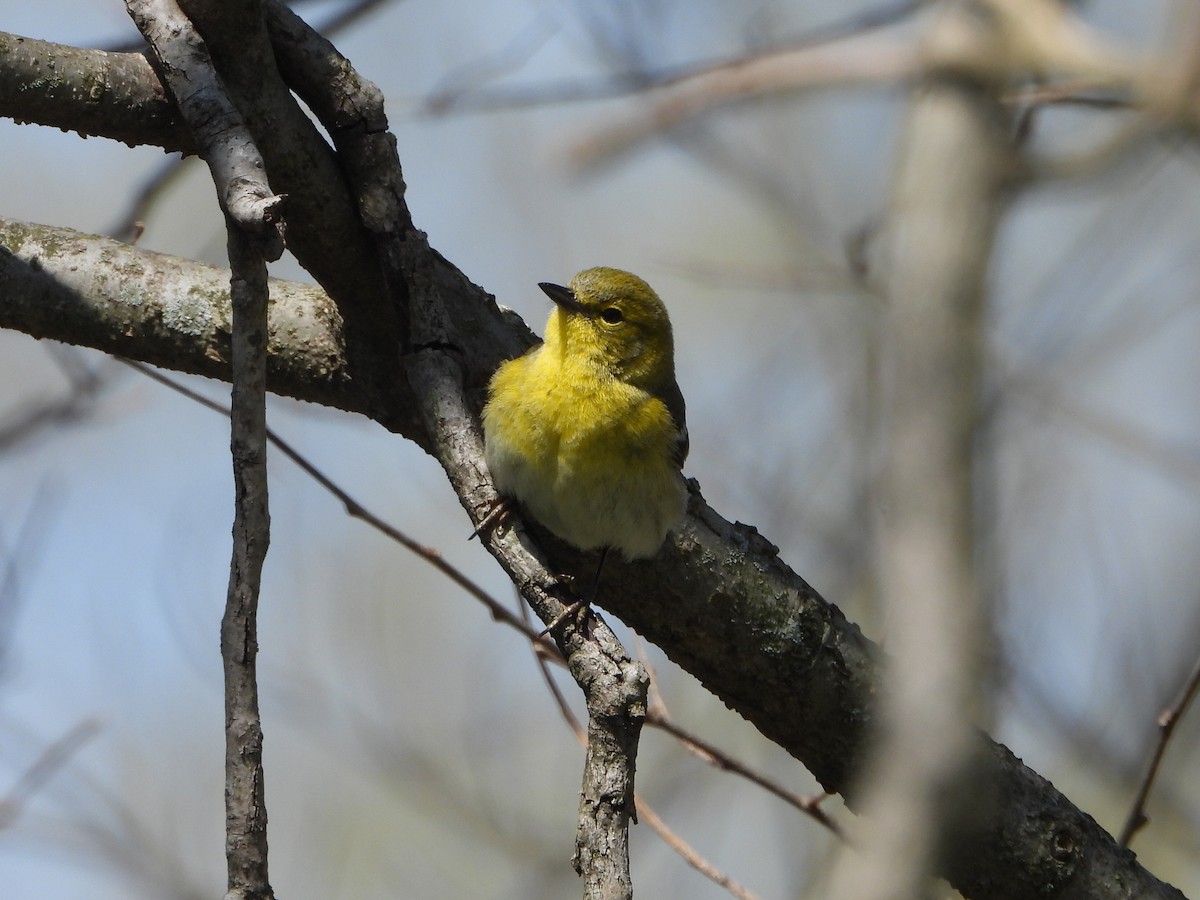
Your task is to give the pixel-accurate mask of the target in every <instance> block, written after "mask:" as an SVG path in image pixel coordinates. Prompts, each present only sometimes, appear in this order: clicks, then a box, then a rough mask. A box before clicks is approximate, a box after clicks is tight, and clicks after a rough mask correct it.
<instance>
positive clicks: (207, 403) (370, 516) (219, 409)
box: [122, 360, 562, 662]
mask: <svg viewBox="0 0 1200 900" xmlns="http://www.w3.org/2000/svg"><path fill="white" fill-rule="evenodd" d="M122 362H124V363H125V364H126V365H127V366H129V367H131V368H133V369H136V370H137V371H138V372H141V373H142V374H143V375H145V376H146V377H147V378H150V379H153V380H154V381H157V382H158V383H159V384H161V385H164V386H166V387H168V388H170V389H171V390H173V391H176V392H177V393H179V394H182V395H183V396H184V397H187V398H188V399H189V400H193V401H195V402H196V403H199V404H200V405H201V406H204V407H206V408H207V409H211V410H212V411H213V412H215V413H217V414H219V415H221V416H226V417H228V415H229V408H228V407H226V406H222V405H221V404H220V403H217V402H216V401H215V400H211V399H209V398H208V397H205V396H204V395H203V394H200V393H197V392H196V391H193V390H191V389H190V388H187V387H185V386H183V385H182V384H179V383H177V382H175V381H172V380H171V379H170V378H168V377H167V376H165V375H163V374H162V373H161V372H157V371H155V370H154V369H152V368H150V366H147V365H144V364H143V363H139V362H135V361H133V360H122ZM267 440H268V441H269V442H270V443H271V446H273V447H275V448H276V449H278V450H279V451H280V452H281V453H283V455H284V456H286V457H287V458H288V459H290V460H291V461H292V462H294V463H295V464H296V465H297V466H299V467H300V469H301V470H303V471H304V472H305V473H306V474H308V476H309V477H311V478H312V479H313V480H314V481H316V482H317V484H319V485H321V487H323V488H325V490H327V491H328V492H329V493H330V494H332V495H333V496H334V497H336V498H337V499H338V500H340V501H341V503H342V505H343V506H345V508H346V514H347V515H349V516H351V517H352V518H355V519H359V520H361V521H363V522H365V523H367V524H368V525H370V526H371V527H372V528H374V529H375V530H376V531H378V532H380V533H381V534H383V535H386V536H387V537H389V538H391V539H392V540H393V541H395V542H396V543H397V544H399V545H400V546H402V547H404V548H405V549H406V550H409V551H410V552H412V553H414V554H416V555H417V556H419V557H420V558H421V559H423V560H425V561H426V562H427V563H429V564H430V565H431V566H433V567H434V568H435V569H437V570H438V571H439V572H441V573H442V574H443V575H445V576H446V577H447V578H449V579H450V580H451V581H452V582H454V583H455V584H457V585H458V586H459V587H461V588H462V589H463V590H464V591H466V592H467V593H468V594H470V595H471V596H472V597H474V598H475V599H476V600H478V601H479V602H480V603H482V604H483V605H484V606H485V607H487V609H488V611H489V612H490V613H491V615H492V618H493V619H495V620H496V621H498V622H500V623H501V624H503V625H507V626H508V627H509V628H512V629H514V630H516V631H519V632H520V633H521V634H523V635H525V637H526V638H528V639H529V641H530V643H531V644H533V645H534V647H535V649H536V650H537V651H538V653H539V654H544V655H546V656H547V657H549V658H551V659H555V660H557V661H559V662H561V660H562V657H561V656H559V653H558V648H556V647H555V646H554V643H553V642H552V641H550V640H549V638H547V637H545V636H543V635H541V634H539V632H538V630H537V629H535V628H533V627H532V626H530V625H529V624H528V623H527V622H524V621H522V620H521V619H520V618H519V617H518V616H517V615H515V614H514V613H513V612H512V611H511V610H509V609H508V608H507V607H505V606H504V604H502V603H501V602H500V601H499V600H497V599H496V598H495V597H493V596H492V595H491V594H489V593H488V592H487V591H485V590H484V589H483V588H482V587H480V586H479V585H478V584H477V583H476V582H474V581H472V580H471V579H470V578H468V577H467V575H466V574H464V573H463V571H462V570H461V569H459V568H457V567H455V566H454V565H453V564H451V563H449V562H447V561H446V558H445V557H444V556H443V555H442V554H441V552H440V551H439V550H437V548H435V547H430V546H429V545H427V544H422V543H420V542H419V541H417V540H415V539H413V538H411V537H409V536H408V535H407V534H405V533H404V532H402V531H401V530H400V529H398V528H396V527H395V526H394V525H391V524H389V523H388V522H386V521H384V520H383V519H382V518H380V517H379V516H377V515H376V514H375V513H373V512H371V510H369V509H367V508H366V507H365V506H363V505H362V504H361V503H359V502H358V501H357V500H355V499H354V498H353V497H352V496H350V494H349V493H347V492H346V491H345V490H344V489H343V488H341V487H339V486H338V484H337V483H336V482H335V481H334V480H333V479H332V478H330V477H329V476H328V475H326V474H325V473H324V472H322V471H321V470H320V469H318V468H317V467H316V466H315V465H314V464H313V463H312V462H310V461H309V460H308V459H307V458H306V457H305V456H303V455H302V454H301V453H300V452H299V451H298V450H296V449H295V448H294V447H292V445H291V444H289V443H288V442H287V441H285V440H284V439H283V438H281V437H280V436H279V435H278V434H276V433H275V432H274V431H272V430H271V428H269V427H268V428H267Z"/></svg>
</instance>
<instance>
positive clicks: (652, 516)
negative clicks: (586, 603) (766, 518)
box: [483, 268, 688, 600]
mask: <svg viewBox="0 0 1200 900" xmlns="http://www.w3.org/2000/svg"><path fill="white" fill-rule="evenodd" d="M539 287H541V289H542V290H543V291H545V292H546V295H547V296H549V298H550V299H551V300H553V301H554V309H553V311H552V312H551V313H550V319H549V321H547V323H546V336H545V341H544V343H542V344H541V345H540V346H537V347H534V348H533V349H531V350H530V351H529V352H528V353H526V354H525V355H524V356H521V357H519V358H517V359H513V360H509V361H508V362H506V363H504V364H503V365H501V366H500V368H499V369H497V370H496V374H495V375H493V376H492V380H491V383H490V384H489V385H488V401H487V405H486V406H485V407H484V410H483V432H484V441H485V455H486V459H487V464H488V468H489V469H490V470H491V473H492V479H493V481H494V483H495V485H496V489H497V490H498V491H499V492H500V493H501V494H502V495H505V496H507V497H512V498H515V499H516V500H518V501H520V502H521V504H522V505H523V506H524V507H525V509H526V510H528V512H529V513H530V514H531V515H532V516H533V518H534V519H536V520H537V521H538V522H540V523H541V524H542V525H544V526H545V527H546V528H548V529H549V530H550V531H551V532H553V533H554V534H556V535H557V536H558V537H560V538H562V539H563V540H564V541H566V542H567V543H569V544H572V545H573V546H575V547H577V548H579V549H580V550H597V549H598V550H600V551H601V559H600V567H601V569H602V568H603V565H604V559H605V557H606V556H607V553H608V551H609V550H610V549H615V550H619V551H621V553H622V554H623V555H624V556H625V557H626V558H627V559H640V558H644V557H649V556H653V555H654V554H655V553H657V552H658V550H659V548H660V547H661V546H662V543H663V540H664V539H665V538H666V536H667V533H668V532H669V531H670V530H671V529H672V528H674V527H675V526H677V525H678V524H679V523H680V522H681V521H682V520H683V516H684V511H685V507H686V505H687V488H686V486H685V484H684V480H683V475H682V471H681V470H682V468H683V462H684V459H685V458H686V457H687V452H688V434H687V426H686V424H685V416H684V402H683V394H681V393H680V391H679V385H678V384H677V383H676V381H675V349H674V341H673V338H672V334H671V320H670V319H669V318H668V317H667V309H666V307H665V306H663V302H662V301H661V300H660V299H659V297H658V295H657V294H656V293H655V292H654V291H653V290H652V289H651V288H650V285H648V284H646V282H644V281H643V280H642V279H640V278H638V277H637V276H636V275H631V274H630V273H629V272H623V271H621V270H619V269H609V268H594V269H586V270H584V271H582V272H580V273H579V274H578V275H576V276H575V277H574V278H573V279H571V282H570V284H569V285H568V286H566V287H563V286H561V285H557V284H546V283H542V284H540V285H539ZM599 578H600V571H599V570H598V571H597V573H596V582H598V581H599ZM595 586H596V584H595V583H593V586H592V592H593V593H594V591H595ZM586 599H587V600H590V599H591V598H590V597H588V598H586Z"/></svg>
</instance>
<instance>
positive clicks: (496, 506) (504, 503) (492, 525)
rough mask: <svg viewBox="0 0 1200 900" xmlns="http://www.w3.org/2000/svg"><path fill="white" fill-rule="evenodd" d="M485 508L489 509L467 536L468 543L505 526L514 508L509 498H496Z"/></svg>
mask: <svg viewBox="0 0 1200 900" xmlns="http://www.w3.org/2000/svg"><path fill="white" fill-rule="evenodd" d="M487 506H488V507H489V508H488V511H487V512H486V513H484V515H483V518H482V519H480V520H479V524H478V525H476V526H475V530H474V531H472V532H471V533H470V534H469V535H468V536H467V540H468V541H470V540H474V539H475V538H479V539H480V540H482V539H483V538H484V537H485V536H486V535H488V534H489V533H491V532H492V531H494V530H495V529H497V528H499V527H501V526H502V525H504V524H506V523H507V522H508V519H509V518H510V517H511V516H512V512H513V508H514V504H513V502H512V499H511V498H509V497H497V498H496V499H495V500H493V501H491V502H490V503H488V504H487Z"/></svg>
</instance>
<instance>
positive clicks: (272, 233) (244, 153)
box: [125, 0, 284, 260]
mask: <svg viewBox="0 0 1200 900" xmlns="http://www.w3.org/2000/svg"><path fill="white" fill-rule="evenodd" d="M125 5H126V8H127V9H128V10H129V14H130V16H132V17H133V20H134V22H135V23H136V24H137V26H138V30H139V31H141V32H142V35H143V36H144V37H145V38H146V40H147V41H148V42H149V43H150V46H151V48H152V49H153V51H154V55H155V58H156V59H157V61H158V71H159V75H160V76H161V77H162V79H163V82H164V83H165V84H166V85H167V87H168V88H169V89H170V91H171V94H172V95H173V96H174V98H175V103H176V105H177V106H178V107H179V111H180V112H181V113H182V114H183V117H184V119H185V120H186V121H187V123H188V127H189V128H190V129H191V132H192V135H193V136H194V137H195V139H196V142H197V143H198V144H199V145H200V155H201V156H203V157H204V161H205V162H206V163H208V167H209V170H210V171H211V172H212V177H213V182H214V183H215V184H216V187H217V196H218V197H219V198H220V200H221V207H222V208H223V209H224V210H225V211H226V213H227V214H228V215H229V216H230V217H232V219H233V220H234V221H235V222H236V223H237V224H238V227H239V228H241V229H243V230H245V231H247V232H248V233H250V234H255V235H258V236H260V238H261V239H262V241H263V243H262V247H261V251H262V254H263V256H264V257H265V258H266V259H268V260H276V259H278V258H279V257H280V256H281V255H282V254H283V233H282V226H281V223H282V218H281V206H282V204H283V200H284V198H283V196H282V195H275V194H274V193H273V192H272V191H271V189H270V187H269V185H268V184H267V181H266V176H265V173H266V165H265V163H264V162H263V158H262V154H261V153H260V152H259V150H258V147H257V146H256V145H255V143H254V140H253V139H252V138H251V137H250V133H249V132H248V131H247V130H246V126H245V122H244V121H243V119H242V116H241V113H239V112H238V110H237V108H236V107H235V106H234V105H233V103H232V101H231V100H230V99H229V97H228V95H227V94H226V93H225V88H224V87H223V86H222V84H221V81H220V79H219V78H218V77H217V73H216V70H215V69H214V68H213V65H212V60H211V59H210V58H209V55H208V49H207V48H206V47H205V46H204V42H203V41H202V40H201V39H200V36H199V35H198V34H197V33H196V30H195V28H193V27H192V23H191V21H190V20H189V19H188V18H187V16H185V15H184V14H183V12H182V11H181V10H180V9H179V6H178V5H177V4H176V3H175V0H126V4H125Z"/></svg>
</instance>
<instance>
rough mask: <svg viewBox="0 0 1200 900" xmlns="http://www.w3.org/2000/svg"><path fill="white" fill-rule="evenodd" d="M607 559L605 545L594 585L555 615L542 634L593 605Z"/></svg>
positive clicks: (601, 552)
mask: <svg viewBox="0 0 1200 900" xmlns="http://www.w3.org/2000/svg"><path fill="white" fill-rule="evenodd" d="M606 559H608V548H607V547H604V548H603V549H602V550H601V551H600V564H599V565H598V566H596V576H595V577H594V578H593V579H592V586H591V587H590V588H589V589H588V592H587V593H586V594H584V595H583V597H582V598H581V599H579V600H576V601H575V602H574V603H572V604H571V605H570V606H568V607H567V608H566V609H564V610H563V611H562V612H560V613H559V614H558V615H557V616H555V617H554V618H553V619H552V620H551V621H550V624H549V625H547V626H546V627H545V629H544V630H543V631H542V634H549V633H550V632H552V631H553V630H554V629H555V628H557V627H558V626H559V625H561V624H562V623H563V622H565V621H567V619H571V618H576V617H578V616H579V615H580V614H581V613H583V612H584V611H586V610H587V609H589V608H590V607H591V605H592V601H593V600H595V599H596V592H597V591H598V590H599V588H600V573H601V572H603V571H604V561H605V560H606Z"/></svg>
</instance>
